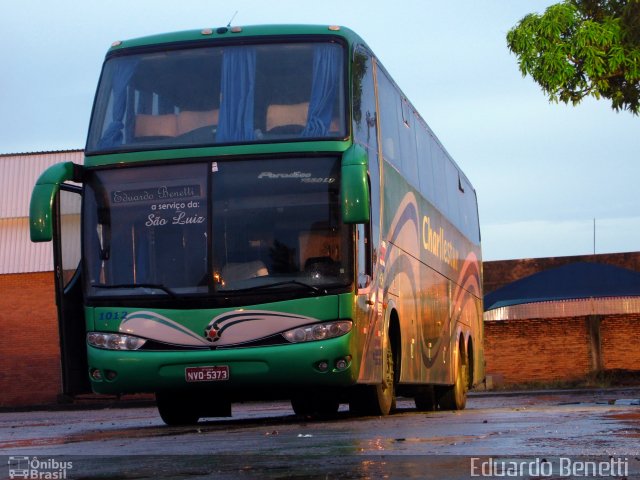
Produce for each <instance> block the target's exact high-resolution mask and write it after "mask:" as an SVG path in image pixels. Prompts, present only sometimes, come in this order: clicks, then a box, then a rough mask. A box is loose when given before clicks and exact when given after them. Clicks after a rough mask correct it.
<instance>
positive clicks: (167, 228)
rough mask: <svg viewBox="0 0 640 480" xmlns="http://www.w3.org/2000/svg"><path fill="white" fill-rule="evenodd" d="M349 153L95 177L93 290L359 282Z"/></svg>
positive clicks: (302, 288)
mask: <svg viewBox="0 0 640 480" xmlns="http://www.w3.org/2000/svg"><path fill="white" fill-rule="evenodd" d="M339 175H340V160H339V158H338V157H336V158H306V159H300V158H297V159H291V158H288V159H269V160H229V161H218V162H201V163H190V164H183V165H167V166H153V167H131V168H121V169H116V170H95V171H92V172H91V173H90V174H89V176H88V177H89V178H88V179H87V182H86V184H85V202H84V218H85V222H84V257H85V259H86V265H87V282H88V285H87V291H88V294H89V295H90V296H91V297H94V298H98V297H101V298H104V297H110V296H120V297H122V296H145V295H156V296H161V297H171V298H175V297H180V296H185V295H187V296H193V295H215V294H218V293H220V294H224V295H228V294H230V293H238V294H240V293H256V292H260V293H262V292H265V293H267V292H271V291H274V292H276V291H278V292H281V293H282V292H284V291H290V292H295V294H296V295H305V294H307V293H308V294H310V295H312V294H317V293H318V292H320V291H324V290H325V289H326V288H328V287H344V286H347V285H350V284H351V283H352V280H353V276H354V274H353V266H352V263H353V261H352V258H353V252H352V251H351V250H352V248H353V246H351V245H350V239H351V235H352V234H351V230H350V227H349V226H347V225H344V224H343V223H342V222H341V209H340V200H339V181H340V178H339Z"/></svg>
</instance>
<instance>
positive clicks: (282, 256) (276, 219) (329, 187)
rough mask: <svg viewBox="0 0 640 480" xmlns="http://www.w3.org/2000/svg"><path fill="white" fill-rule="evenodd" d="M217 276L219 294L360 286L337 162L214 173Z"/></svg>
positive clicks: (234, 165) (243, 165)
mask: <svg viewBox="0 0 640 480" xmlns="http://www.w3.org/2000/svg"><path fill="white" fill-rule="evenodd" d="M213 170H214V173H213V174H212V175H213V176H212V187H211V188H212V193H211V198H212V202H213V239H214V240H213V268H214V277H215V279H216V281H217V289H218V290H219V291H234V290H235V291H241V290H245V289H246V290H252V289H256V288H258V289H261V288H267V287H269V288H270V287H274V288H275V287H282V288H286V287H291V286H292V285H295V284H296V283H298V287H300V286H302V287H304V286H305V285H306V286H309V285H310V286H312V287H325V286H336V285H348V284H350V283H351V281H352V277H353V273H352V272H353V268H352V266H351V263H352V261H351V260H350V259H351V255H352V253H351V250H352V248H353V247H352V246H350V243H349V240H350V236H349V232H350V229H349V227H348V226H346V225H344V224H342V222H341V218H340V201H339V180H340V179H339V172H340V161H339V159H336V158H331V159H329V158H308V159H286V160H285V159H283V160H269V161H264V160H246V161H226V162H220V163H217V164H215V165H214V167H213Z"/></svg>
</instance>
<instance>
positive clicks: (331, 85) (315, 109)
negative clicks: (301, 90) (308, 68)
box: [302, 44, 342, 137]
mask: <svg viewBox="0 0 640 480" xmlns="http://www.w3.org/2000/svg"><path fill="white" fill-rule="evenodd" d="M340 52H342V50H341V49H340V48H339V47H337V46H335V45H331V44H320V45H317V46H316V47H315V51H314V53H313V73H312V74H313V80H312V83H311V99H310V101H309V113H308V116H307V126H306V127H305V129H304V130H303V132H302V136H303V137H324V136H326V135H327V133H328V132H329V127H330V126H331V119H332V114H333V106H334V104H335V101H336V95H337V93H338V86H339V85H338V82H339V80H340V69H341V68H342V55H339V53H340Z"/></svg>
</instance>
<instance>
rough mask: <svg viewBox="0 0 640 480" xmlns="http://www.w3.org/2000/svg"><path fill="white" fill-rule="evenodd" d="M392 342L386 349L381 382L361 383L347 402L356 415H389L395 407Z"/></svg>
mask: <svg viewBox="0 0 640 480" xmlns="http://www.w3.org/2000/svg"><path fill="white" fill-rule="evenodd" d="M391 345H392V342H389V347H388V348H387V349H386V354H385V356H384V364H383V371H382V383H381V384H379V385H362V386H361V387H359V388H357V389H356V390H355V391H354V392H353V395H352V398H351V400H350V402H349V410H350V411H351V412H352V413H355V414H357V415H376V416H385V415H389V413H391V412H392V411H393V410H395V408H396V374H395V357H394V351H393V348H392V346H391Z"/></svg>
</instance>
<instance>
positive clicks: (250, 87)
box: [216, 47, 256, 143]
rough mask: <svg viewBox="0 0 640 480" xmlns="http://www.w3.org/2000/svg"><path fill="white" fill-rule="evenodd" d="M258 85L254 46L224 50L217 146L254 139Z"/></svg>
mask: <svg viewBox="0 0 640 480" xmlns="http://www.w3.org/2000/svg"><path fill="white" fill-rule="evenodd" d="M255 84H256V51H255V49H254V48H251V47H229V48H227V49H225V51H224V56H223V59H222V81H221V85H220V95H221V99H220V118H219V122H218V131H217V133H216V143H229V142H243V141H250V140H253V138H254V128H253V108H254V105H253V103H254V93H255Z"/></svg>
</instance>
